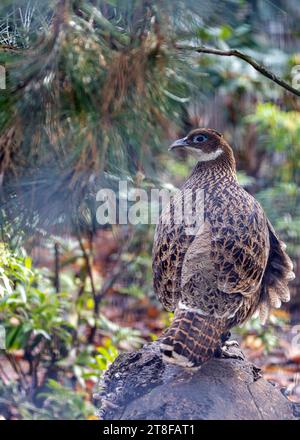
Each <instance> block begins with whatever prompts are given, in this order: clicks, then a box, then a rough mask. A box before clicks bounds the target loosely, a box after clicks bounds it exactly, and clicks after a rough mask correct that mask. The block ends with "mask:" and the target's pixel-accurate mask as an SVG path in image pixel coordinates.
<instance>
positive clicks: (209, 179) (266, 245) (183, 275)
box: [153, 129, 294, 367]
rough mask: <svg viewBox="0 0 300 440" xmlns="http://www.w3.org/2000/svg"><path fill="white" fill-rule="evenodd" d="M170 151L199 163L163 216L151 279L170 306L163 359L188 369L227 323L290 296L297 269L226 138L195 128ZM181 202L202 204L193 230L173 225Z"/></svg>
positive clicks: (208, 351) (208, 352)
mask: <svg viewBox="0 0 300 440" xmlns="http://www.w3.org/2000/svg"><path fill="white" fill-rule="evenodd" d="M174 148H184V149H186V150H188V151H190V152H191V153H192V154H193V155H195V157H196V158H197V160H198V163H197V165H196V166H195V168H194V170H193V172H192V174H191V175H190V177H189V178H188V179H187V180H186V181H185V183H184V184H183V186H182V188H181V189H180V191H178V192H177V193H176V194H175V195H174V197H173V198H172V200H171V203H170V206H168V207H166V208H165V209H164V211H163V213H162V215H161V217H160V221H159V224H158V225H157V228H156V233H155V239H154V246H153V278H154V289H155V292H156V293H157V295H158V297H159V299H160V301H161V302H162V303H163V305H164V306H165V307H166V308H167V309H168V310H170V311H175V317H174V321H173V323H172V325H171V326H170V328H169V329H167V331H166V332H165V334H164V335H163V336H162V337H161V350H162V353H163V355H164V358H165V359H166V360H168V361H169V362H174V363H178V364H180V365H183V366H188V367H193V366H199V365H201V364H202V363H203V362H204V361H206V360H207V359H209V357H211V356H212V355H213V354H214V352H215V351H216V350H218V349H219V346H220V342H221V339H222V337H224V335H225V334H227V333H228V331H229V329H230V328H231V327H233V326H235V325H238V324H242V323H243V322H245V321H246V320H247V319H248V318H249V317H251V316H252V315H253V314H254V312H256V311H259V312H260V316H261V319H262V320H263V321H265V320H266V318H267V316H268V313H269V309H270V307H280V305H281V302H282V301H284V302H285V301H288V300H289V290H288V281H289V280H291V279H293V277H294V274H293V272H292V263H291V260H290V258H289V257H288V255H287V254H286V253H285V246H284V243H282V242H281V241H280V240H279V239H278V237H277V236H276V234H275V232H274V229H273V228H272V226H271V224H270V222H269V221H268V219H267V218H266V215H265V213H264V211H263V209H262V208H261V206H260V205H259V203H258V202H257V201H256V200H255V199H254V198H253V197H252V196H251V195H250V194H248V193H247V192H246V191H245V190H244V189H243V188H242V187H241V186H240V185H239V183H238V182H237V178H236V171H235V160H234V156H233V152H232V149H231V147H230V146H229V145H228V144H227V142H226V141H225V139H224V138H223V136H222V135H220V134H219V133H218V132H216V131H215V130H210V129H197V130H194V131H192V132H191V133H190V134H189V135H188V136H187V137H186V138H184V139H179V140H178V141H176V142H174V144H173V145H172V146H171V149H174ZM200 189H201V190H203V195H204V200H203V201H200V202H199V200H196V196H195V192H196V191H198V190H200ZM192 194H193V195H194V196H193V197H194V199H193V198H192ZM185 200H193V203H192V205H193V211H192V212H193V213H195V204H197V203H198V204H199V203H202V205H203V206H202V208H203V218H201V220H202V221H200V222H198V221H196V220H195V221H194V223H193V224H192V226H193V230H194V231H196V233H194V234H191V233H190V226H191V224H190V222H189V224H188V225H187V224H186V222H185V221H184V220H183V221H181V222H180V221H179V222H178V218H177V216H178V213H179V212H181V211H182V207H183V205H184V201H185ZM196 207H197V208H199V206H196ZM199 212H201V210H200V211H199ZM187 226H189V227H187Z"/></svg>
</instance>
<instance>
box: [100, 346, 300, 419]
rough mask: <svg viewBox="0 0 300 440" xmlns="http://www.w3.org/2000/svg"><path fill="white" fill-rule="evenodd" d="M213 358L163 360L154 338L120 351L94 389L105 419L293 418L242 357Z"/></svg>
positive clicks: (286, 405) (287, 405)
mask: <svg viewBox="0 0 300 440" xmlns="http://www.w3.org/2000/svg"><path fill="white" fill-rule="evenodd" d="M231 354H233V355H234V356H235V358H224V359H223V358H220V359H216V358H214V359H211V360H210V361H208V362H207V363H205V364H204V365H203V366H202V367H201V369H200V370H197V371H189V370H186V369H183V368H181V367H178V366H176V365H171V364H165V363H163V362H162V359H161V357H160V354H159V349H158V345H157V343H152V344H149V345H146V346H144V347H143V348H142V349H141V350H139V351H137V352H133V353H125V354H122V355H120V356H119V357H118V358H117V359H116V360H115V362H114V363H113V364H112V365H111V367H110V368H109V370H108V371H107V372H106V374H105V376H104V379H103V380H102V382H101V385H100V387H101V389H100V392H99V394H98V396H97V397H98V399H100V409H99V416H100V418H102V419H104V420H118V419H121V420H202V419H205V420H209V419H210V420H219V419H220V420H261V419H262V420H287V419H288V420H293V419H296V417H295V416H294V415H293V408H292V404H291V403H290V402H289V401H288V400H287V398H286V397H285V396H283V395H282V393H281V392H280V390H279V389H277V388H275V387H274V386H273V385H271V384H270V383H269V382H267V381H266V380H264V379H263V378H262V377H261V375H260V374H259V369H258V368H256V367H255V366H254V365H253V364H252V363H250V362H248V361H247V360H245V359H244V356H243V353H242V352H241V351H240V350H239V349H233V352H231Z"/></svg>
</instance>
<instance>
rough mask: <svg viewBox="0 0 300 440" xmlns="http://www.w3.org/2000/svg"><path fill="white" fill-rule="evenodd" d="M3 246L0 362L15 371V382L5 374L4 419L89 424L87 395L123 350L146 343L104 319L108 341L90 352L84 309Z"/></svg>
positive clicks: (24, 258)
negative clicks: (3, 346)
mask: <svg viewBox="0 0 300 440" xmlns="http://www.w3.org/2000/svg"><path fill="white" fill-rule="evenodd" d="M1 246H2V253H1V281H2V286H1V289H2V291H1V292H2V295H1V300H0V322H1V325H2V326H3V327H4V329H5V332H6V350H5V351H4V352H2V353H1V354H0V357H1V358H2V360H3V361H5V362H4V363H3V365H5V364H9V365H10V368H11V369H12V371H13V374H12V377H13V379H10V378H8V376H7V375H6V374H5V373H4V376H3V377H2V375H1V374H0V376H1V379H0V388H1V389H2V391H1V393H0V396H1V397H0V408H2V411H0V413H5V414H7V413H8V414H9V413H11V414H15V415H17V414H18V415H19V416H20V417H23V418H34V419H36V418H46V419H53V418H54V419H55V418H67V419H68V418H73V419H77V418H86V417H88V416H89V415H91V413H92V412H93V407H92V406H91V404H90V403H89V402H88V396H89V393H88V392H89V391H91V390H92V387H93V385H94V384H95V383H96V382H97V381H98V380H99V377H100V376H101V374H102V373H103V371H105V370H106V368H107V367H108V365H109V364H110V363H111V362H112V361H113V360H114V359H115V357H116V356H117V354H118V350H117V348H116V347H117V346H118V345H120V344H121V345H122V343H123V341H126V343H127V344H128V345H129V346H130V345H131V346H132V347H136V346H138V345H139V344H140V343H141V342H142V339H141V338H140V336H139V332H137V331H134V330H131V329H127V328H124V327H120V326H118V325H117V324H113V323H112V322H110V321H109V320H108V319H107V318H105V317H104V316H102V315H100V317H99V319H98V324H99V326H100V328H101V329H102V331H103V337H104V338H105V339H104V340H103V343H102V345H100V346H94V345H92V344H89V343H88V341H87V337H86V336H85V334H84V333H85V331H86V330H87V329H88V327H87V326H88V322H89V315H88V313H87V310H86V302H83V303H82V302H80V301H76V299H75V298H74V292H73V291H72V290H64V289H63V288H62V290H61V291H60V292H56V290H55V288H54V287H53V280H51V276H50V274H49V272H48V271H47V270H44V269H43V270H42V269H36V268H33V267H32V261H31V259H30V258H29V257H28V256H27V255H26V254H25V251H23V253H22V254H21V255H17V254H14V253H11V252H10V251H9V250H8V249H7V248H6V247H5V246H4V245H1ZM66 285H67V286H68V287H69V286H70V282H68V283H67V284H66ZM73 286H74V281H73ZM87 293H88V292H87ZM88 296H89V295H87V299H86V301H88ZM91 313H92V312H90V314H91ZM1 362H2V361H1ZM1 371H2V370H1ZM2 372H3V371H2ZM3 390H5V392H4V391H3ZM79 390H81V392H79Z"/></svg>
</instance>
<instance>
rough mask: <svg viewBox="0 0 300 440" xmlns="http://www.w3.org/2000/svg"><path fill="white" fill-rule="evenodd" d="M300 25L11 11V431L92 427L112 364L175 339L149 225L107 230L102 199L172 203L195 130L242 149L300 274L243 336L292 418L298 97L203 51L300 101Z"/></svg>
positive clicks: (0, 33)
mask: <svg viewBox="0 0 300 440" xmlns="http://www.w3.org/2000/svg"><path fill="white" fill-rule="evenodd" d="M299 22H300V8H299V4H298V1H297V0H276V1H275V0H274V1H270V0H220V1H218V2H213V1H206V0H199V1H193V0H172V1H171V0H160V1H155V0H58V1H54V0H53V1H52V0H49V1H45V0H38V1H36V0H27V1H21V0H19V1H18V0H2V1H1V6H0V66H1V72H2V73H3V68H4V69H5V70H6V88H4V87H3V88H2V89H1V90H0V324H1V326H2V327H1V328H2V330H1V331H2V334H3V331H4V330H5V334H6V350H4V349H2V350H0V417H1V418H4V419H62V418H64V419H88V418H94V417H95V406H96V404H97V402H96V401H95V398H94V397H95V396H94V392H95V385H96V384H97V381H98V380H99V377H100V376H101V375H102V374H103V372H104V371H105V369H106V368H107V367H108V365H109V364H110V363H111V362H112V361H113V360H114V359H115V357H116V356H117V355H118V353H120V352H122V351H124V350H131V349H135V348H137V347H139V346H141V344H143V343H144V342H145V341H150V340H153V339H155V338H156V337H157V336H158V335H159V334H160V333H161V332H162V331H163V329H164V328H165V326H166V325H168V322H169V321H170V319H171V316H170V315H169V314H168V313H166V312H164V311H163V310H162V307H161V306H160V304H159V303H158V301H157V300H156V298H155V297H154V294H153V290H152V273H151V247H152V239H153V232H154V227H153V226H151V225H142V224H140V225H135V226H133V225H122V226H113V227H110V226H106V227H100V225H98V224H97V221H96V209H97V201H96V193H97V191H98V190H99V189H101V188H107V187H109V188H116V186H117V183H118V180H119V179H122V180H126V181H127V182H128V187H129V188H136V187H141V188H144V189H146V190H150V189H151V188H154V187H158V188H163V187H166V188H176V187H178V186H179V185H180V184H181V182H182V181H183V179H184V178H185V176H187V174H188V173H189V172H190V170H191V168H192V166H193V160H192V159H191V158H187V157H185V156H183V155H181V156H180V157H179V156H178V155H177V156H176V157H175V155H171V154H170V153H168V151H167V146H168V144H169V143H170V141H171V140H174V139H175V138H176V137H177V136H181V135H184V134H186V132H187V131H188V130H190V129H191V128H194V127H197V126H205V127H211V128H215V129H217V130H218V131H221V132H223V133H224V135H225V137H226V139H227V140H228V141H229V142H230V143H231V144H232V146H233V148H234V151H235V156H236V158H237V165H238V170H239V180H240V182H241V184H242V185H244V186H245V188H246V189H247V190H248V191H249V192H250V193H252V194H255V196H256V197H257V198H258V200H259V201H260V202H261V204H262V205H263V207H264V209H265V210H266V212H267V214H268V216H269V218H270V219H271V221H272V223H273V225H274V226H275V228H276V230H277V232H278V233H279V235H280V237H281V239H283V240H284V241H285V242H286V243H287V246H288V251H289V254H290V256H291V257H292V258H293V260H294V262H295V268H296V269H295V271H296V275H297V276H296V279H295V281H294V282H293V284H292V299H291V302H290V303H289V304H288V305H286V306H285V308H284V309H280V310H275V311H274V312H273V313H272V316H271V319H270V323H269V325H267V326H261V325H260V324H259V322H258V321H257V320H256V319H252V320H251V321H250V322H249V323H248V324H247V325H246V326H244V327H243V328H242V329H237V330H236V331H237V334H238V337H239V339H240V342H241V345H242V347H243V349H245V350H246V352H247V355H248V357H249V358H250V359H253V360H254V361H255V363H256V364H257V365H259V366H260V367H261V368H262V370H263V374H264V376H265V377H266V378H267V379H269V380H271V381H272V382H273V383H274V384H275V385H276V386H278V387H280V388H281V389H283V392H284V393H285V394H286V395H287V396H288V398H289V399H291V400H292V401H296V402H300V383H299V377H300V376H299V374H300V345H299V343H298V344H297V342H298V339H300V338H299V337H298V336H299V331H300V327H299V326H297V322H299V315H300V313H299V311H300V309H299V304H300V285H299V275H300V204H299V200H300V174H299V166H300V100H299V96H297V95H296V94H293V93H290V92H288V91H287V90H285V89H284V88H283V87H280V86H279V85H277V84H275V83H274V82H273V81H271V80H270V79H267V78H266V77H265V76H264V75H262V74H261V73H259V72H258V71H256V70H255V69H253V67H251V66H250V65H249V63H247V62H245V61H244V60H242V59H239V58H237V57H234V56H230V57H226V56H218V55H212V54H200V53H197V51H196V50H195V48H196V47H200V46H207V47H213V48H216V49H220V50H225V51H226V50H229V49H232V48H234V49H238V50H240V51H241V52H243V53H245V54H247V55H249V56H251V57H252V58H253V59H255V60H256V61H257V62H258V63H263V64H264V65H265V66H266V67H267V68H268V69H269V70H270V71H272V72H273V73H275V74H277V75H279V76H280V77H281V78H283V80H285V81H286V83H288V84H290V85H292V84H293V87H294V88H295V89H297V87H298V90H300V46H299V43H300V27H299ZM2 79H3V77H2ZM3 329H4V330H3ZM2 348H3V347H2Z"/></svg>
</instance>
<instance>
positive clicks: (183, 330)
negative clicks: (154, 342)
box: [160, 309, 224, 368]
mask: <svg viewBox="0 0 300 440" xmlns="http://www.w3.org/2000/svg"><path fill="white" fill-rule="evenodd" d="M223 331H224V323H223V322H222V321H220V320H217V319H213V318H211V317H208V316H203V315H200V314H199V313H198V312H196V311H195V310H188V309H186V310H177V311H176V312H175V317H174V320H173V322H172V324H171V326H170V327H169V328H168V329H167V330H166V332H165V333H164V334H163V335H162V336H161V338H160V350H161V352H162V356H163V359H164V360H165V361H166V362H171V363H173V364H177V365H180V366H182V367H190V368H191V367H199V366H201V365H202V364H203V363H204V362H206V361H207V360H208V359H210V358H211V357H212V356H213V355H214V353H215V351H216V349H217V348H218V347H219V346H220V340H221V335H222V333H223Z"/></svg>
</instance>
